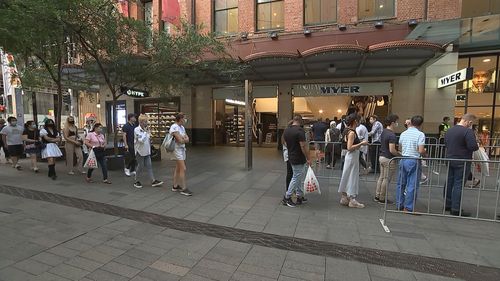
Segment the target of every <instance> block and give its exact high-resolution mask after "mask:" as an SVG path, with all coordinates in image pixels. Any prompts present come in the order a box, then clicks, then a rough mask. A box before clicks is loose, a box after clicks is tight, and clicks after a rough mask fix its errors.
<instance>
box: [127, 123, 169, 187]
mask: <svg viewBox="0 0 500 281" xmlns="http://www.w3.org/2000/svg"><path fill="white" fill-rule="evenodd" d="M134 151H135V153H136V156H135V158H136V159H137V163H138V165H137V171H136V173H135V183H134V187H135V188H142V183H141V182H140V181H139V177H140V173H141V172H143V171H144V170H146V171H147V173H148V175H149V179H150V180H151V186H153V187H157V186H161V185H162V184H163V182H162V181H159V180H157V179H156V178H155V176H154V174H153V165H152V164H151V132H150V131H149V127H148V117H147V116H146V115H141V116H139V126H137V127H136V128H135V129H134Z"/></svg>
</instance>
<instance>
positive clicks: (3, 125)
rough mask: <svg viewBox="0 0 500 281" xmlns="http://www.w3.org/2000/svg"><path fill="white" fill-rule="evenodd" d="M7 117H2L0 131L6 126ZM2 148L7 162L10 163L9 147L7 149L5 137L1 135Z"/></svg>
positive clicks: (0, 147)
mask: <svg viewBox="0 0 500 281" xmlns="http://www.w3.org/2000/svg"><path fill="white" fill-rule="evenodd" d="M5 126H6V125H5V119H3V118H0V132H1V131H2V130H3V128H5ZM0 149H2V150H3V154H4V157H5V164H10V163H11V161H10V157H9V149H7V144H6V143H5V142H4V140H3V137H2V136H0Z"/></svg>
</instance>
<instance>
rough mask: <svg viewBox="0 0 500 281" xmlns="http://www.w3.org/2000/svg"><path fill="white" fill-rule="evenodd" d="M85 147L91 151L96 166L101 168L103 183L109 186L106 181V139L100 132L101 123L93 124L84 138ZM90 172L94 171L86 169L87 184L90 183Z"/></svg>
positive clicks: (108, 182)
mask: <svg viewBox="0 0 500 281" xmlns="http://www.w3.org/2000/svg"><path fill="white" fill-rule="evenodd" d="M85 145H87V146H88V147H89V149H92V150H93V151H94V154H95V158H96V160H97V164H98V166H100V167H101V171H102V178H103V181H102V182H103V183H105V184H111V182H110V181H109V180H108V166H107V163H106V154H105V148H106V137H105V136H104V134H103V132H102V125H101V123H95V124H94V126H93V128H92V130H91V131H90V133H88V135H87V137H85ZM92 172H94V169H88V171H87V178H86V180H87V182H89V183H90V182H92Z"/></svg>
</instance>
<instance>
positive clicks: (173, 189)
mask: <svg viewBox="0 0 500 281" xmlns="http://www.w3.org/2000/svg"><path fill="white" fill-rule="evenodd" d="M181 190H182V187H180V186H179V185H178V186H172V191H173V192H180V191H181Z"/></svg>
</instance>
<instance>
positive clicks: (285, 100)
mask: <svg viewBox="0 0 500 281" xmlns="http://www.w3.org/2000/svg"><path fill="white" fill-rule="evenodd" d="M292 118H293V103H292V84H291V83H285V82H280V83H279V85H278V149H281V147H282V146H281V135H282V134H283V131H284V130H285V129H286V126H287V125H288V122H289V121H290V120H291V119H292Z"/></svg>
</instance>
